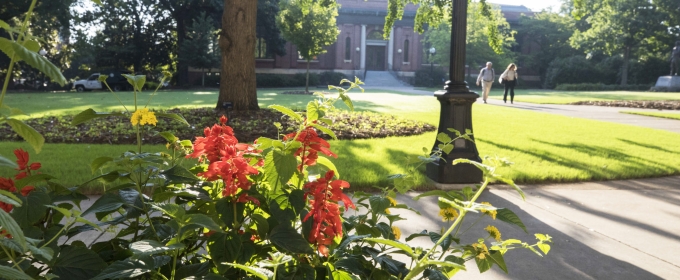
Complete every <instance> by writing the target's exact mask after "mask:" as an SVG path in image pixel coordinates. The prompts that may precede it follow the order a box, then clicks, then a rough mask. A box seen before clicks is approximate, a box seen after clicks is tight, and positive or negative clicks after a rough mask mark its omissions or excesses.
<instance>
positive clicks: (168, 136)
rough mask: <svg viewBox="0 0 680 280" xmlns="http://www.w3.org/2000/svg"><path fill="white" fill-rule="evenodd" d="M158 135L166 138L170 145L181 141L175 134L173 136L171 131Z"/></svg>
mask: <svg viewBox="0 0 680 280" xmlns="http://www.w3.org/2000/svg"><path fill="white" fill-rule="evenodd" d="M158 135H160V136H161V137H163V138H165V140H166V141H168V142H170V143H175V141H177V140H179V138H177V136H175V135H174V134H172V132H169V131H163V132H161V133H158Z"/></svg>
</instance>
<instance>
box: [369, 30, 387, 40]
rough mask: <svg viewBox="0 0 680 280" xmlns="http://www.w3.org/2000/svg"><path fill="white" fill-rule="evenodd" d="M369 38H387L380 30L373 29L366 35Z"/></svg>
mask: <svg viewBox="0 0 680 280" xmlns="http://www.w3.org/2000/svg"><path fill="white" fill-rule="evenodd" d="M366 39H368V40H385V38H384V37H383V33H382V32H380V30H373V31H371V32H370V33H368V35H367V36H366Z"/></svg>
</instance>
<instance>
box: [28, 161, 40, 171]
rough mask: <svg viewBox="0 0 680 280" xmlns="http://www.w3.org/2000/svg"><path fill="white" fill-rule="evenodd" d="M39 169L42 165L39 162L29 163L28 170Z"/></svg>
mask: <svg viewBox="0 0 680 280" xmlns="http://www.w3.org/2000/svg"><path fill="white" fill-rule="evenodd" d="M40 167H42V165H41V164H40V163H39V162H34V163H31V166H29V167H28V168H29V169H31V170H38V169H40Z"/></svg>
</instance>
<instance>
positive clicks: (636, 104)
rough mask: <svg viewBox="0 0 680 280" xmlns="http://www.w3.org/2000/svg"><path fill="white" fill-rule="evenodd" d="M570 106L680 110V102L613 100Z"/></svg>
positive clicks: (586, 102)
mask: <svg viewBox="0 0 680 280" xmlns="http://www.w3.org/2000/svg"><path fill="white" fill-rule="evenodd" d="M570 104H571V105H595V106H606V107H628V108H645V109H658V110H680V100H665V101H654V100H651V101H646V100H615V101H578V102H574V103H570Z"/></svg>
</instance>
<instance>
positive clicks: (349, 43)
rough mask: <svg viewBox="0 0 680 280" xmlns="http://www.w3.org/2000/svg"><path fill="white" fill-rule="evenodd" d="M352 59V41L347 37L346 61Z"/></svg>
mask: <svg viewBox="0 0 680 280" xmlns="http://www.w3.org/2000/svg"><path fill="white" fill-rule="evenodd" d="M351 59H352V39H350V38H349V37H347V38H346V39H345V60H351Z"/></svg>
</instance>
